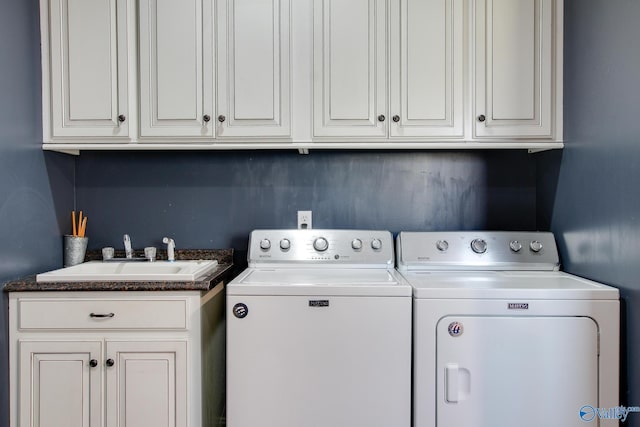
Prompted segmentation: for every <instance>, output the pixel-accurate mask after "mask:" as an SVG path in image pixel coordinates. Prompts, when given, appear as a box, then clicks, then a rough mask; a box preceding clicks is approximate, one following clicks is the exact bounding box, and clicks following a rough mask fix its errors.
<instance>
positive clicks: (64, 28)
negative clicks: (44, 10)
mask: <svg viewBox="0 0 640 427" xmlns="http://www.w3.org/2000/svg"><path fill="white" fill-rule="evenodd" d="M49 14H50V15H49V16H50V28H49V31H50V35H49V39H50V43H51V45H50V62H51V64H50V67H51V68H50V74H51V76H50V77H51V80H50V85H51V120H52V134H53V136H54V137H59V136H110V137H126V136H128V135H129V122H128V121H127V120H126V119H127V117H126V116H127V111H128V109H127V100H128V95H127V90H128V72H127V40H126V38H127V37H126V32H127V31H126V21H127V12H126V2H125V1H123V0H52V1H51V3H50V9H49ZM120 115H123V116H124V118H125V121H123V122H120V121H119V120H118V116H120Z"/></svg>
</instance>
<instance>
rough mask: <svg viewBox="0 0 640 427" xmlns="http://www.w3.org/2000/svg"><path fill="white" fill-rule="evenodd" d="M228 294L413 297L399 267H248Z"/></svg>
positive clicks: (234, 282) (230, 285) (231, 286)
mask: <svg viewBox="0 0 640 427" xmlns="http://www.w3.org/2000/svg"><path fill="white" fill-rule="evenodd" d="M227 294H228V295H327V296H411V287H410V286H409V285H408V284H407V283H406V281H405V280H404V279H403V278H402V276H400V275H399V274H398V273H397V272H396V271H395V270H386V269H373V270H372V269H362V268H353V269H350V268H349V269H330V268H323V269H318V268H259V267H255V268H251V267H250V268H248V269H246V270H245V271H244V272H243V273H242V274H240V275H239V276H238V277H237V278H235V279H234V280H233V281H232V282H231V283H229V285H228V287H227Z"/></svg>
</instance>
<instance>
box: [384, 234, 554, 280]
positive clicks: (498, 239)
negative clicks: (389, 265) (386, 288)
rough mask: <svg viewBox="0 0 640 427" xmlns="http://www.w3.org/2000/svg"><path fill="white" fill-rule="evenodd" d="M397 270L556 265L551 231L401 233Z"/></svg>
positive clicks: (552, 267) (552, 268) (399, 236)
mask: <svg viewBox="0 0 640 427" xmlns="http://www.w3.org/2000/svg"><path fill="white" fill-rule="evenodd" d="M396 254H397V257H398V259H397V264H398V268H399V269H401V270H402V269H404V270H411V269H413V268H415V269H433V270H477V269H485V270H549V271H554V270H558V268H559V265H560V263H559V258H558V251H557V248H556V242H555V238H554V237H553V234H552V233H546V232H507V231H460V232H435V231H434V232H402V233H400V234H399V235H398V239H397V241H396Z"/></svg>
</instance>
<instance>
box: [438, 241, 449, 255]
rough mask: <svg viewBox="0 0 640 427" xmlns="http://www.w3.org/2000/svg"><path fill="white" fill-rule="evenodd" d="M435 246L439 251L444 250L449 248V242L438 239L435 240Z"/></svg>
mask: <svg viewBox="0 0 640 427" xmlns="http://www.w3.org/2000/svg"><path fill="white" fill-rule="evenodd" d="M436 248H438V250H439V251H440V252H444V251H446V250H447V249H449V242H447V241H446V240H438V241H437V242H436Z"/></svg>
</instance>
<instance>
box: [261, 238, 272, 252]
mask: <svg viewBox="0 0 640 427" xmlns="http://www.w3.org/2000/svg"><path fill="white" fill-rule="evenodd" d="M270 248H271V241H270V240H269V239H262V240H260V249H262V250H264V251H266V250H269V249H270Z"/></svg>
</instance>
